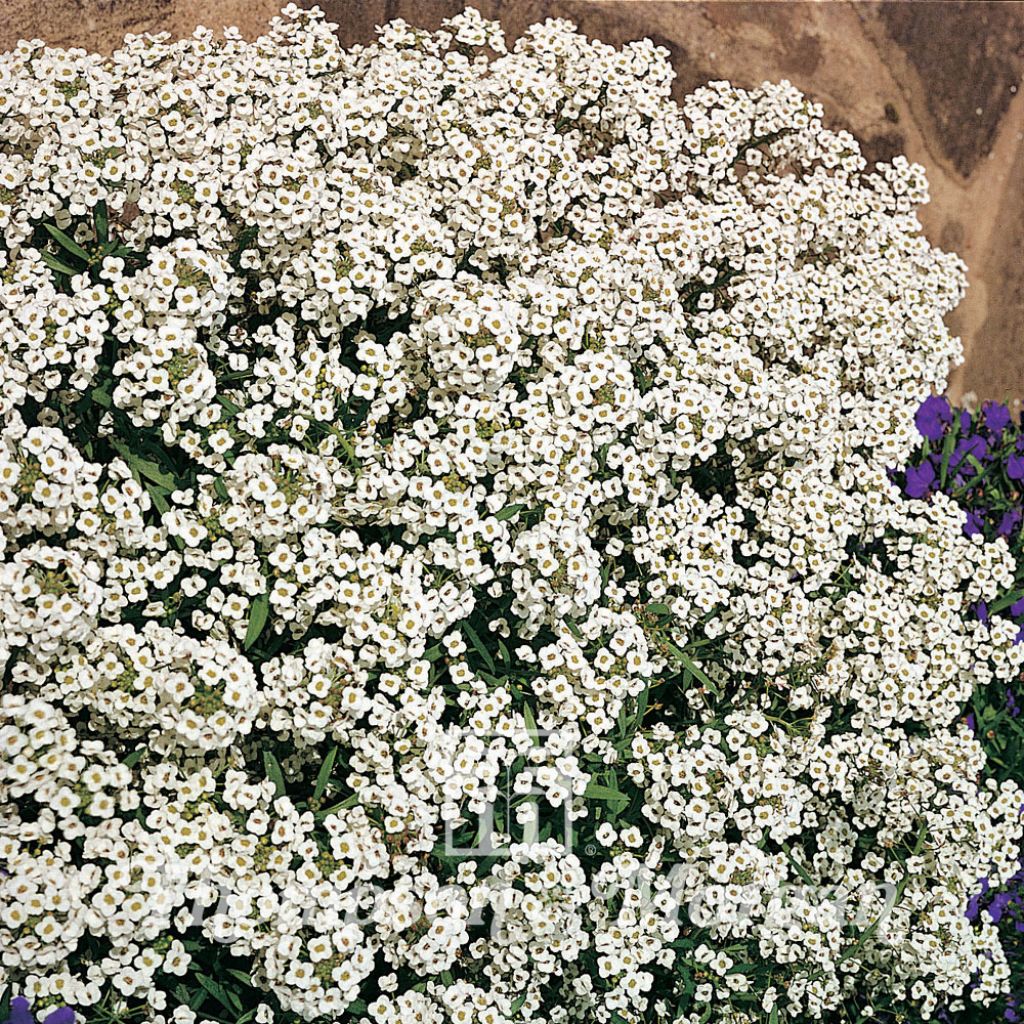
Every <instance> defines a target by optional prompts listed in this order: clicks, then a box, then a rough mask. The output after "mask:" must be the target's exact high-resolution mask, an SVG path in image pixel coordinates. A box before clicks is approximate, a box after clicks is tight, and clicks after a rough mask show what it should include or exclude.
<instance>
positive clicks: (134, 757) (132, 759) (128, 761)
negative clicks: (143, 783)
mask: <svg viewBox="0 0 1024 1024" xmlns="http://www.w3.org/2000/svg"><path fill="white" fill-rule="evenodd" d="M145 752H146V748H145V747H138V748H137V749H136V750H133V751H132V752H131V753H130V754H129V755H128V756H127V757H125V758H123V759H122V761H121V764H123V765H127V766H128V767H129V768H134V767H135V765H136V764H138V762H139V759H140V758H141V757H142V755H143V754H144V753H145Z"/></svg>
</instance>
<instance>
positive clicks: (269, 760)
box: [263, 750, 285, 796]
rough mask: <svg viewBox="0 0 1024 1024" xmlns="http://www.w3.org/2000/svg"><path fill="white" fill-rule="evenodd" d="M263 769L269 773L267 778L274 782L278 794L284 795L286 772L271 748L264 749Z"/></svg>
mask: <svg viewBox="0 0 1024 1024" xmlns="http://www.w3.org/2000/svg"><path fill="white" fill-rule="evenodd" d="M263 770H264V771H265V772H266V773H267V778H268V779H270V781H271V782H272V783H273V784H274V788H275V789H276V790H277V795H278V796H284V794H285V784H284V772H283V771H281V765H280V764H279V763H278V760H277V758H276V757H274V755H273V754H272V753H271V752H270V751H269V750H264V751H263Z"/></svg>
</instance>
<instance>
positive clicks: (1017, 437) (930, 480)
mask: <svg viewBox="0 0 1024 1024" xmlns="http://www.w3.org/2000/svg"><path fill="white" fill-rule="evenodd" d="M914 422H915V423H916V424H917V429H918V431H919V432H920V434H921V436H922V437H923V438H924V439H925V441H926V442H927V444H926V445H925V447H924V449H923V452H922V456H921V459H920V461H919V462H917V463H916V464H912V465H909V466H907V468H906V470H905V473H904V482H903V490H904V492H905V493H906V495H907V496H908V497H910V498H930V497H931V496H932V495H933V494H936V493H939V492H942V493H944V494H951V495H953V496H954V497H956V498H958V499H959V498H961V497H962V496H964V495H965V494H969V493H970V492H971V490H972V489H974V488H981V489H982V490H983V491H987V488H986V487H985V484H986V482H987V481H990V480H993V478H994V479H995V480H998V479H1000V478H1005V479H1004V482H1005V481H1009V482H1011V483H1012V484H1019V483H1020V482H1021V481H1022V480H1024V433H1021V432H1020V430H1019V428H1018V427H1017V426H1016V424H1014V421H1013V417H1012V416H1011V414H1010V410H1009V409H1008V408H1007V407H1006V406H1005V405H1002V404H1000V403H999V402H986V403H985V404H984V405H983V406H982V407H981V412H980V413H976V414H974V415H972V414H971V413H970V412H968V411H967V410H966V409H963V410H954V409H953V407H952V406H951V405H950V404H949V401H948V400H947V399H945V398H943V397H942V396H941V395H933V396H931V397H930V398H926V399H925V400H924V402H923V403H922V404H921V407H920V408H919V409H918V410H917V413H916V415H915V417H914ZM971 497H980V498H982V500H978V501H974V500H970V499H969V500H968V501H966V502H961V503H962V504H964V505H965V508H966V516H965V522H964V532H965V533H967V535H968V536H973V535H975V534H979V533H981V534H985V535H986V536H988V535H994V536H997V537H1007V538H1008V537H1011V536H1012V535H1013V534H1014V533H1016V532H1017V531H1019V529H1020V526H1021V523H1022V521H1024V504H1022V503H1021V502H1020V501H1017V502H1014V503H1012V504H1010V505H1009V506H1007V507H1004V503H1003V502H1000V501H996V502H994V503H989V502H986V501H985V500H984V496H983V495H972V496H971ZM1017 498H1018V499H1019V498H1020V494H1019V493H1018V494H1017Z"/></svg>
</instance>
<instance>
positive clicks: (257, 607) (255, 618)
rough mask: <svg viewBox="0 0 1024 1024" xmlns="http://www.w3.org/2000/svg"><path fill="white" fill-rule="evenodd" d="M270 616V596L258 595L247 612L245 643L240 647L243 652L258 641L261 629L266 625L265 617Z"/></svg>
mask: <svg viewBox="0 0 1024 1024" xmlns="http://www.w3.org/2000/svg"><path fill="white" fill-rule="evenodd" d="M269 614H270V595H269V594H259V595H258V596H257V597H256V599H255V600H254V601H253V603H252V608H251V609H250V611H249V628H248V629H247V630H246V631H245V641H244V642H243V644H242V646H243V648H244V649H245V650H249V648H250V647H252V645H253V644H254V643H256V641H257V640H258V639H259V635H260V633H262V632H263V627H264V626H265V625H266V624H267V616H268V615H269Z"/></svg>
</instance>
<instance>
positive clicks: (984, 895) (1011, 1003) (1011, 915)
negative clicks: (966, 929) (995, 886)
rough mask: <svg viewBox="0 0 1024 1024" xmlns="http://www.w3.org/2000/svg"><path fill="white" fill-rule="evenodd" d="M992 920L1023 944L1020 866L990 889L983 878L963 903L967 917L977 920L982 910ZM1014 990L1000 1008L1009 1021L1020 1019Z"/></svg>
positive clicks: (1022, 1008)
mask: <svg viewBox="0 0 1024 1024" xmlns="http://www.w3.org/2000/svg"><path fill="white" fill-rule="evenodd" d="M983 913H984V914H985V916H986V918H987V919H988V920H990V921H992V922H993V923H994V924H1000V923H1001V922H1002V923H1003V924H1004V927H1006V928H1012V930H1013V932H1015V933H1016V936H1017V940H1018V941H1017V943H1016V945H1017V947H1018V948H1019V947H1020V946H1021V945H1022V944H1024V866H1022V867H1021V869H1020V870H1019V871H1018V872H1017V873H1016V874H1015V875H1014V876H1013V878H1011V879H1010V881H1009V882H1008V883H1007V885H1006V887H1005V888H1002V889H999V890H998V891H996V892H993V891H992V890H991V889H990V887H989V884H988V880H987V879H982V881H981V888H980V889H979V890H978V892H977V893H976V894H975V895H974V896H973V897H972V898H971V901H970V902H969V903H968V904H967V917H968V919H969V920H971V921H977V920H979V919H980V918H981V915H982V914H983ZM1021 995H1024V993H1017V994H1016V995H1012V996H1010V998H1009V999H1008V1000H1007V1002H1006V1006H1005V1008H1004V1010H1003V1019H1004V1020H1007V1021H1010V1022H1011V1024H1019V1022H1021V1021H1024V1004H1022V1003H1021V1001H1020V999H1019V998H1018V996H1021Z"/></svg>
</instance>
